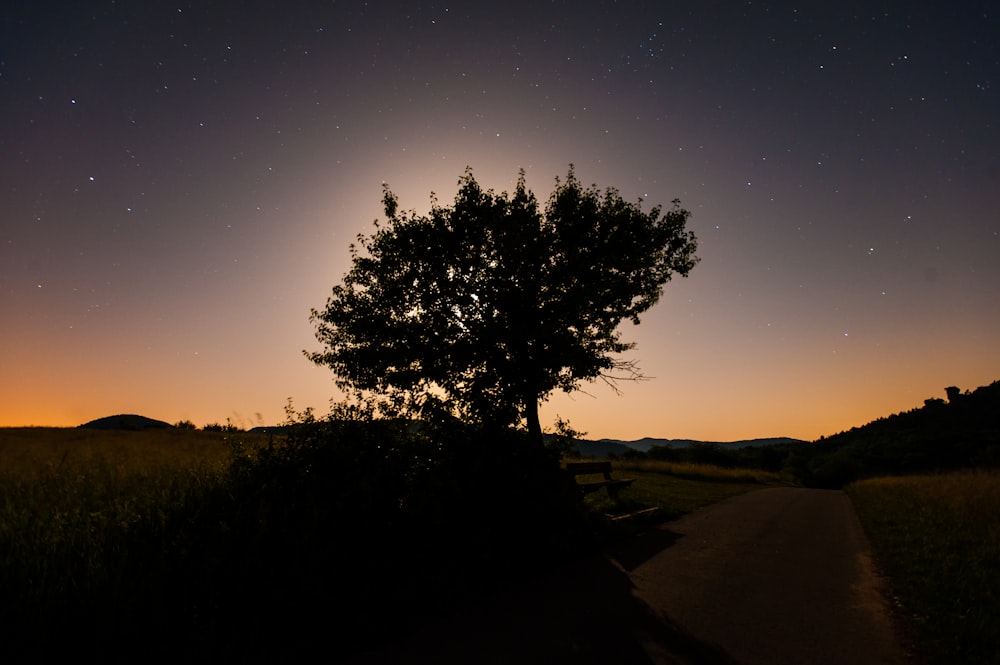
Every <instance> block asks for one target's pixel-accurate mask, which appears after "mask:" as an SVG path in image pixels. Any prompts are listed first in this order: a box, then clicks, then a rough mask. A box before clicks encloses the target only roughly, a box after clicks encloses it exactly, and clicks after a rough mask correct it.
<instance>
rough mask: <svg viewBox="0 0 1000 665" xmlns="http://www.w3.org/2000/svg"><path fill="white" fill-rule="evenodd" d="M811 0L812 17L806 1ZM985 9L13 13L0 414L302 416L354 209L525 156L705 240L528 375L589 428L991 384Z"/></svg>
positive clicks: (999, 46)
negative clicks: (579, 348)
mask: <svg viewBox="0 0 1000 665" xmlns="http://www.w3.org/2000/svg"><path fill="white" fill-rule="evenodd" d="M818 5H821V7H819V8H817V6H818ZM998 17H1000V7H998V5H997V3H996V2H951V3H945V2H905V1H898V2H870V1H864V2H854V3H852V2H836V3H833V2H830V3H794V2H766V1H762V2H757V1H755V2H719V1H711V0H709V1H705V0H697V1H679V2H628V1H624V0H623V1H621V2H617V3H615V2H596V1H591V2H587V1H580V0H566V1H557V2H549V1H548V0H534V1H533V2H503V3H491V2H482V1H476V2H455V3H447V2H440V3H433V2H432V3H424V2H388V1H385V2H380V1H378V0H369V1H368V2H353V1H345V2H333V1H328V2H301V3H299V2H284V3H268V2H211V3H203V2H158V1H155V0H150V1H149V2H138V1H134V2H133V1H129V0H123V1H119V2H113V1H106V2H88V1H76V2H44V1H40V2H20V1H17V0H15V2H13V3H6V4H5V8H4V12H3V17H2V18H0V21H2V23H0V26H2V32H0V169H2V170H0V187H2V189H0V324H2V325H0V378H2V382H0V425H2V426H16V425H53V426H70V425H78V424H80V423H83V422H86V421H88V420H91V419H94V418H98V417H102V416H106V415H111V414H115V413H139V414H142V415H146V416H149V417H153V418H159V419H162V420H167V421H169V422H176V421H178V420H182V419H189V420H192V421H193V422H195V423H196V424H197V425H199V426H200V425H204V424H206V423H210V422H225V421H226V419H227V418H229V419H230V420H231V421H232V422H234V423H235V424H237V425H241V426H248V427H249V426H252V425H256V424H272V423H275V422H279V421H281V420H282V419H283V418H284V415H283V407H284V405H285V402H286V400H287V399H288V398H292V399H293V400H294V404H295V406H296V408H298V409H302V408H305V407H307V406H312V407H315V408H316V409H317V411H318V412H319V413H325V411H326V409H327V404H328V402H329V400H330V399H331V398H336V397H337V395H338V393H337V390H336V388H335V386H334V385H333V381H332V376H331V374H330V373H329V370H327V369H324V368H321V367H317V366H314V365H312V364H311V363H310V362H309V361H308V360H307V359H306V358H305V357H304V356H303V354H302V351H303V350H304V349H308V350H316V349H318V348H319V345H318V342H316V340H315V338H314V336H313V327H312V325H311V324H310V322H309V311H310V308H312V307H316V308H321V307H322V306H323V304H324V302H325V300H326V297H327V295H328V294H329V291H330V289H331V287H332V286H333V285H334V284H336V283H338V282H339V281H340V279H341V278H342V276H343V274H344V273H345V271H346V270H347V268H348V244H349V243H350V242H351V241H352V240H353V239H354V238H355V236H356V235H357V234H358V233H360V232H368V231H369V230H370V229H371V228H372V227H371V224H372V221H373V220H375V219H376V218H377V217H380V215H381V203H380V202H381V187H382V183H383V182H388V183H389V185H390V187H391V188H392V190H393V191H394V192H395V193H396V194H397V195H398V197H399V200H400V205H401V207H403V208H404V209H415V210H417V211H418V212H426V211H427V210H428V208H429V205H430V193H431V192H432V191H433V192H436V193H437V195H438V197H439V199H440V200H441V201H442V203H448V202H450V201H451V199H452V197H453V196H454V194H455V192H456V191H457V188H458V186H457V183H458V178H459V177H460V176H461V174H462V173H463V171H464V169H465V167H466V166H471V167H472V169H473V172H474V174H475V176H476V178H477V180H478V181H479V182H480V184H482V185H483V186H484V187H487V188H493V189H495V190H497V191H502V190H510V189H512V188H513V186H514V183H515V180H516V177H517V172H518V169H519V168H524V169H525V170H526V172H527V180H528V186H529V187H530V188H531V189H532V190H533V191H534V192H535V194H536V195H537V196H538V197H539V198H540V199H542V200H544V199H546V198H547V197H548V194H549V193H550V191H551V190H552V187H553V183H554V178H555V177H556V176H558V175H565V173H566V170H567V167H568V165H569V164H570V163H572V164H574V165H575V167H576V171H577V175H578V177H579V178H580V180H581V181H583V183H584V184H590V183H595V184H597V185H598V186H599V187H602V188H603V187H606V186H614V187H617V188H618V189H619V190H620V191H621V192H622V194H623V195H624V196H625V198H627V199H630V200H637V199H642V200H643V201H645V203H644V206H646V207H647V208H648V207H651V206H652V205H653V204H656V203H660V204H669V202H670V201H671V200H672V199H674V198H679V199H680V200H681V203H682V205H683V206H684V207H686V208H688V209H689V210H691V211H692V213H693V216H692V219H691V224H690V228H691V229H692V230H693V231H694V232H695V233H696V234H697V236H698V238H699V241H700V249H699V255H700V256H701V258H702V261H701V263H700V264H699V265H698V266H697V267H696V268H695V269H694V270H693V271H692V273H691V276H690V277H689V278H688V279H678V280H676V281H674V282H671V283H670V284H668V285H667V287H666V289H665V292H664V297H663V299H662V300H661V302H660V303H659V304H658V305H657V306H656V307H655V308H654V309H653V310H651V311H650V312H648V313H647V314H646V315H645V317H644V318H643V322H642V325H640V326H639V327H634V326H632V324H630V323H626V324H624V326H623V330H624V333H625V338H626V339H630V340H633V341H635V342H637V344H638V346H637V348H636V350H635V351H634V352H633V353H632V354H631V356H630V357H632V358H635V359H637V360H638V361H639V364H640V366H641V368H642V370H643V371H644V373H645V374H646V375H648V376H649V377H652V378H651V379H650V380H649V381H646V382H643V383H638V384H628V385H624V386H622V388H623V394H622V395H620V396H619V395H616V394H614V393H613V392H612V391H611V390H609V389H607V388H606V387H604V386H602V385H599V384H595V385H593V386H591V387H590V388H589V389H588V390H587V394H581V393H576V394H574V395H573V396H562V395H559V396H556V397H554V398H553V399H552V400H551V401H550V402H549V403H548V404H546V405H545V406H544V407H543V410H542V420H543V425H551V423H552V422H553V421H554V419H555V417H556V415H557V414H558V415H560V416H562V417H564V418H568V419H569V420H570V422H571V424H572V425H573V426H574V427H575V428H576V429H579V430H583V431H585V432H587V433H588V435H589V436H590V437H592V438H600V437H610V438H619V439H634V438H639V437H642V436H654V437H668V438H695V439H704V440H734V439H741V438H752V437H764V436H793V437H799V438H805V439H814V438H818V437H819V436H820V435H824V434H825V435H829V434H833V433H836V432H838V431H842V430H845V429H849V428H851V427H854V426H857V425H862V424H864V423H866V422H868V421H870V420H872V419H875V418H878V417H880V416H884V415H889V414H890V413H894V412H898V411H902V410H907V409H910V408H913V407H916V406H920V405H922V403H923V400H924V399H926V398H928V397H944V388H945V387H946V386H950V385H957V386H959V387H960V388H962V389H963V390H966V389H974V388H976V387H978V386H981V385H986V384H989V383H991V382H992V381H995V380H997V379H1000V133H998V127H997V125H998V122H1000V96H998V91H1000V39H998V35H1000V18H998Z"/></svg>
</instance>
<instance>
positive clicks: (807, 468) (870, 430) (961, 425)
mask: <svg viewBox="0 0 1000 665" xmlns="http://www.w3.org/2000/svg"><path fill="white" fill-rule="evenodd" d="M945 393H946V394H947V396H948V399H947V401H946V400H943V399H939V398H931V399H927V400H924V406H922V407H920V408H916V409H912V410H910V411H905V412H902V413H897V414H894V415H891V416H887V417H885V418H879V419H878V420H875V421H872V422H870V423H868V424H867V425H864V426H862V427H855V428H853V429H851V430H849V431H847V432H841V433H839V434H835V435H833V436H830V437H824V438H821V439H820V440H819V441H817V442H816V443H815V444H814V445H812V446H808V447H806V448H801V449H796V450H795V451H794V452H793V453H792V455H790V457H789V466H790V467H791V468H792V469H794V471H795V473H796V475H797V476H798V477H799V478H800V479H801V480H802V481H803V482H805V483H807V484H810V485H815V486H822V487H841V486H843V485H844V484H846V483H848V482H850V481H852V480H856V479H858V478H865V477H871V476H880V475H895V474H905V473H921V472H933V471H944V470H950V469H960V468H975V467H1000V381H997V382H994V383H992V384H990V385H988V386H984V387H981V388H978V389H977V390H976V391H975V392H971V393H970V392H968V391H966V392H965V393H962V392H961V391H959V389H958V388H956V387H953V386H952V387H949V388H946V389H945Z"/></svg>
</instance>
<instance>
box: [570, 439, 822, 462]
mask: <svg viewBox="0 0 1000 665" xmlns="http://www.w3.org/2000/svg"><path fill="white" fill-rule="evenodd" d="M803 443H807V442H806V441H803V440H801V439H792V438H789V437H771V438H763V439H742V440H740V441H725V442H723V441H698V440H696V439H654V438H650V437H645V438H642V439H638V440H635V441H622V440H620V439H599V440H597V441H591V440H587V439H581V440H580V441H579V442H577V445H576V452H577V453H578V454H579V455H582V456H584V457H607V456H608V453H611V454H612V455H615V456H617V457H622V456H626V455H627V454H628V451H630V450H635V451H639V452H643V453H647V452H649V451H651V450H653V449H655V448H672V449H673V448H690V447H692V446H695V447H708V446H717V447H719V448H720V449H721V450H723V451H726V450H730V451H732V450H739V449H741V448H749V447H756V446H781V445H789V444H803Z"/></svg>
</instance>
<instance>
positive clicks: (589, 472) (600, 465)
mask: <svg viewBox="0 0 1000 665" xmlns="http://www.w3.org/2000/svg"><path fill="white" fill-rule="evenodd" d="M566 471H567V472H568V473H569V474H570V475H571V476H573V477H574V478H576V477H577V476H596V475H603V476H604V479H603V480H584V481H577V486H578V487H579V488H580V493H581V494H589V493H590V492H596V491H598V490H600V489H601V488H602V487H603V488H604V489H606V490H607V492H608V497H610V498H611V500H612V501H618V491H619V490H621V489H622V488H625V487H628V486H629V485H631V484H632V483H634V482H635V479H634V478H630V479H621V478H612V477H611V462H566Z"/></svg>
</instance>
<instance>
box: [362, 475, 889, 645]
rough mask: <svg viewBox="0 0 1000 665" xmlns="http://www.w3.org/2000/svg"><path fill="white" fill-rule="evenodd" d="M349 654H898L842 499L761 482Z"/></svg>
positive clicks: (850, 511) (874, 580) (862, 542)
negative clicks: (396, 641) (396, 639)
mask: <svg viewBox="0 0 1000 665" xmlns="http://www.w3.org/2000/svg"><path fill="white" fill-rule="evenodd" d="M356 662H358V663H376V662H394V663H547V664H551V663H602V664H603V665H608V664H610V663H623V664H631V663H635V664H643V665H646V664H660V663H682V664H683V663H691V664H699V665H700V664H707V665H756V664H758V663H759V664H762V665H763V664H766V665H782V664H785V663H787V664H796V665H799V664H809V665H840V664H844V665H869V664H886V665H888V664H895V663H906V662H908V661H907V659H906V656H905V653H904V650H903V648H902V647H901V644H900V642H899V640H898V639H897V636H896V635H895V633H894V631H893V627H892V623H891V619H890V617H889V614H888V612H887V609H886V604H885V602H884V599H883V596H882V594H881V592H880V588H879V582H878V579H877V577H876V576H875V574H874V572H873V569H872V562H871V558H870V554H869V550H868V546H867V543H866V541H865V538H864V535H863V533H862V531H861V527H860V525H859V523H858V521H857V517H856V516H855V514H854V511H853V509H852V507H851V504H850V502H849V500H848V499H847V497H846V495H844V494H843V493H842V492H837V491H826V490H807V489H799V488H774V489H765V490H760V491H756V492H751V493H749V494H745V495H742V496H739V497H735V498H733V499H730V500H727V501H724V502H722V503H720V504H716V505H715V506H712V507H709V508H706V509H703V510H699V511H696V512H694V513H692V514H690V515H687V516H686V517H684V518H682V519H680V520H677V521H674V522H670V523H666V524H664V525H662V526H660V527H659V528H657V529H654V530H651V531H649V532H647V533H646V534H643V535H642V536H639V537H637V538H635V539H632V540H630V541H628V542H627V543H624V544H622V545H619V546H617V547H616V548H614V549H613V550H612V551H609V552H608V553H607V555H606V556H602V557H591V558H589V559H587V560H582V561H577V562H573V563H572V564H570V565H568V566H567V567H566V568H564V569H563V570H560V571H558V573H557V574H555V575H549V576H546V577H545V578H544V579H539V580H530V581H528V583H526V584H525V585H523V586H522V587H519V588H516V589H510V590H508V591H507V592H505V593H502V594H498V595H497V596H496V597H492V598H489V599H488V600H486V601H484V602H483V603H482V604H481V605H477V606H473V607H468V608H464V611H462V612H461V613H460V614H459V616H454V617H448V618H441V619H438V620H436V621H428V622H427V623H426V625H422V626H421V629H420V631H419V634H416V635H414V636H411V639H409V640H408V641H407V642H406V643H405V644H401V645H396V646H394V647H390V648H382V649H380V650H373V651H371V652H369V653H366V654H363V655H362V656H361V657H359V658H358V659H357V660H356Z"/></svg>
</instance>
